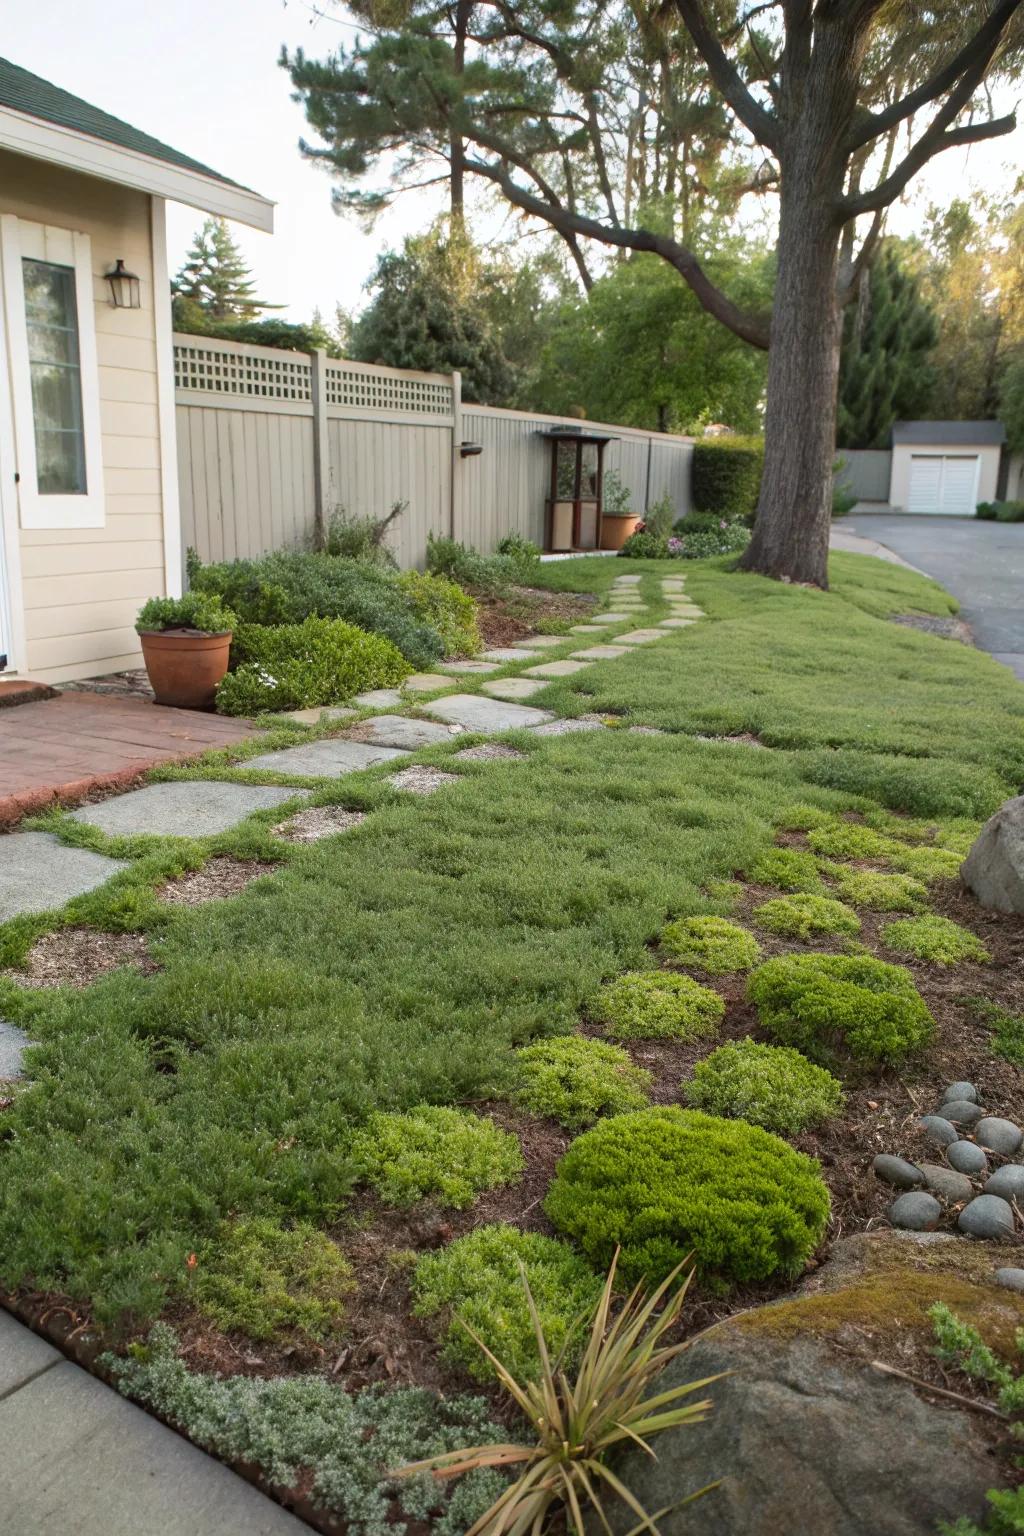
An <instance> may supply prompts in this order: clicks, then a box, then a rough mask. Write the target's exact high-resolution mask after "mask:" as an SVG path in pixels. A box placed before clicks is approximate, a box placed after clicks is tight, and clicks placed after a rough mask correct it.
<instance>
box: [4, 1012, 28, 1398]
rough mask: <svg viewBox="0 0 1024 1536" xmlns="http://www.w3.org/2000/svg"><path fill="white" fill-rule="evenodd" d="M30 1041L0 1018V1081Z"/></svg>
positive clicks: (8, 1077)
mask: <svg viewBox="0 0 1024 1536" xmlns="http://www.w3.org/2000/svg"><path fill="white" fill-rule="evenodd" d="M31 1044H32V1041H31V1040H30V1039H29V1037H28V1035H26V1033H25V1031H24V1030H23V1029H19V1028H18V1026H17V1024H8V1022H7V1020H6V1019H0V1082H5V1083H10V1082H13V1081H14V1079H15V1078H18V1077H21V1076H22V1070H21V1058H22V1056H23V1055H24V1053H25V1048H26V1046H29V1045H31ZM3 1364H4V1362H3V1357H2V1355H0V1393H2V1392H3V1389H4V1385H3Z"/></svg>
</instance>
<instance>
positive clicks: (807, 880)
mask: <svg viewBox="0 0 1024 1536" xmlns="http://www.w3.org/2000/svg"><path fill="white" fill-rule="evenodd" d="M746 878H747V879H748V880H751V881H753V882H754V884H755V885H773V886H775V887H776V889H778V890H780V891H811V892H815V893H819V892H821V891H822V890H823V889H824V887H823V886H822V883H821V874H820V873H819V870H818V863H817V860H816V859H815V857H814V855H813V854H811V853H808V852H807V851H806V849H803V848H766V849H765V851H764V852H763V853H762V854H759V855H758V857H757V858H756V859H755V860H754V862H753V863H752V864H750V865H748V867H747V871H746Z"/></svg>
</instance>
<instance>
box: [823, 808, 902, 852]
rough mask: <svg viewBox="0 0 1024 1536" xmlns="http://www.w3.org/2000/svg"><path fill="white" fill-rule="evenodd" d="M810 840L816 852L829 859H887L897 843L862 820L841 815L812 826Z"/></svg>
mask: <svg viewBox="0 0 1024 1536" xmlns="http://www.w3.org/2000/svg"><path fill="white" fill-rule="evenodd" d="M807 843H808V846H809V847H810V848H812V849H813V850H814V852H815V853H820V854H823V855H825V856H826V857H827V858H830V859H884V858H888V856H889V854H890V853H891V852H892V850H893V846H894V842H893V839H892V838H891V837H884V836H883V835H882V833H881V832H876V831H875V829H874V828H873V827H868V826H865V825H864V824H863V823H862V822H859V821H844V820H843V818H842V817H840V816H836V817H834V818H833V819H832V820H831V821H829V822H826V823H824V824H823V825H821V826H817V827H812V828H811V830H810V831H809V832H808V834H807Z"/></svg>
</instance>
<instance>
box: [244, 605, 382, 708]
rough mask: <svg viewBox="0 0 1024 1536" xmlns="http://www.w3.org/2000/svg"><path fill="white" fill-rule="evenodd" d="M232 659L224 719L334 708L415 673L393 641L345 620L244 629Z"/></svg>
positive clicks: (247, 625) (245, 625)
mask: <svg viewBox="0 0 1024 1536" xmlns="http://www.w3.org/2000/svg"><path fill="white" fill-rule="evenodd" d="M231 657H232V663H233V665H234V671H233V672H229V673H228V675H227V677H225V678H224V680H223V682H222V683H221V684H220V686H219V687H218V689H217V709H218V710H219V711H220V713H221V714H222V715H255V714H260V713H262V712H264V711H268V710H269V711H275V710H286V709H306V708H309V707H310V706H312V705H314V704H336V703H338V702H339V701H340V700H342V699H350V698H352V697H354V695H355V694H357V693H362V692H363V691H364V690H365V689H367V688H388V687H391V686H392V685H393V684H395V683H400V682H401V681H402V678H403V677H407V676H408V674H409V672H410V670H411V668H410V666H409V663H408V662H407V661H406V660H405V658H404V657H403V656H402V654H401V652H400V651H398V650H397V649H396V648H395V646H393V645H392V644H391V641H390V640H385V639H384V637H383V635H368V634H366V633H365V632H364V631H363V630H361V629H357V628H356V627H355V625H353V624H346V623H345V622H344V620H342V619H317V618H309V619H306V620H305V621H304V622H303V623H302V624H275V625H266V624H240V625H239V626H238V629H237V630H236V631H235V637H234V640H233V641H232V645H231Z"/></svg>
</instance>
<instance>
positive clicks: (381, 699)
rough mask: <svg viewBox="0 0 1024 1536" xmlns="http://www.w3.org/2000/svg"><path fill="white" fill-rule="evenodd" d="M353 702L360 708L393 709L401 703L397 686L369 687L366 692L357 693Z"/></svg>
mask: <svg viewBox="0 0 1024 1536" xmlns="http://www.w3.org/2000/svg"><path fill="white" fill-rule="evenodd" d="M355 702H356V703H357V704H358V705H359V707H360V709H393V708H394V707H395V705H396V704H401V702H402V695H401V692H400V690H399V689H398V688H370V689H369V690H368V691H367V692H366V693H357V694H356V697H355Z"/></svg>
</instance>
